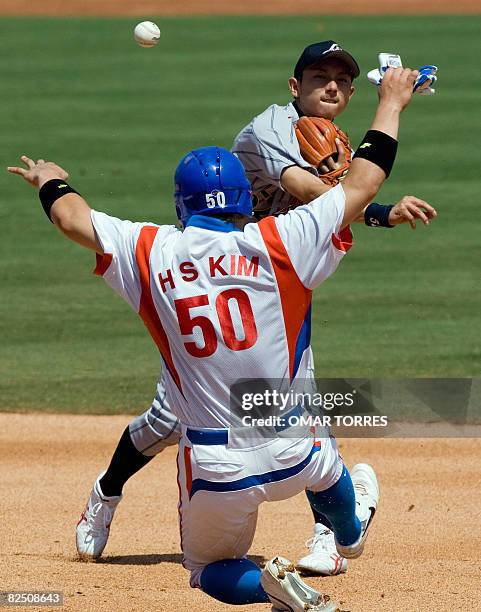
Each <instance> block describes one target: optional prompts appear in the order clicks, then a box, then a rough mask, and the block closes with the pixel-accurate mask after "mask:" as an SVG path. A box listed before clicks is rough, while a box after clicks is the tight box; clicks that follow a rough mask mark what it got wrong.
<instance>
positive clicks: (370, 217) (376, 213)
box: [364, 202, 394, 227]
mask: <svg viewBox="0 0 481 612" xmlns="http://www.w3.org/2000/svg"><path fill="white" fill-rule="evenodd" d="M392 208H394V204H390V205H389V206H386V205H384V204H376V202H373V203H372V204H369V206H367V207H366V210H365V211H364V223H365V224H366V225H368V226H369V227H394V225H391V224H390V223H389V213H390V212H391V209H392Z"/></svg>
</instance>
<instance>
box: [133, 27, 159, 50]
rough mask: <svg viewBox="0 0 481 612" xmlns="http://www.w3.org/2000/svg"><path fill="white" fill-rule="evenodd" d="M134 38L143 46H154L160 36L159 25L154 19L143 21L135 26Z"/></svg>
mask: <svg viewBox="0 0 481 612" xmlns="http://www.w3.org/2000/svg"><path fill="white" fill-rule="evenodd" d="M134 38H135V41H136V42H137V44H138V45H140V46H141V47H154V46H155V45H156V44H157V43H158V42H159V38H160V30H159V26H158V25H157V24H156V23H154V22H153V21H142V22H141V23H138V24H137V25H136V26H135V29H134Z"/></svg>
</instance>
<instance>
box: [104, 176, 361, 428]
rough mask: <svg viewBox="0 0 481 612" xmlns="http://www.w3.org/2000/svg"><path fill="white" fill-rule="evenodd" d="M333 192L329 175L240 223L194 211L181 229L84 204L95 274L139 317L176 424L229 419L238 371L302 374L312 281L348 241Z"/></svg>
mask: <svg viewBox="0 0 481 612" xmlns="http://www.w3.org/2000/svg"><path fill="white" fill-rule="evenodd" d="M344 203H345V195H344V191H343V189H342V186H340V185H339V186H337V187H335V188H334V189H331V190H330V191H329V192H327V193H326V194H324V195H322V196H321V197H319V198H317V199H316V200H314V201H313V202H311V203H310V204H307V205H304V206H300V207H298V208H296V209H295V210H293V211H291V212H289V213H288V214H286V215H283V216H281V217H278V218H274V217H267V218H265V219H263V220H262V221H261V222H260V223H250V224H248V225H246V226H245V228H244V230H238V229H237V228H236V227H235V226H234V225H232V224H230V223H226V222H225V221H222V220H220V219H216V218H214V217H208V216H204V215H194V216H193V217H192V218H191V219H190V220H189V223H188V224H187V227H186V228H185V230H184V231H183V232H181V231H180V230H179V229H177V228H176V227H174V226H158V225H154V224H150V223H132V222H130V221H121V220H119V219H116V218H114V217H110V216H108V215H106V214H104V213H100V212H96V211H92V222H93V225H94V227H95V231H96V233H97V236H98V238H99V241H100V243H101V245H102V248H103V250H104V255H103V256H102V257H98V263H97V268H96V273H98V274H101V275H102V276H103V278H104V279H105V280H106V282H107V283H108V284H109V285H110V286H111V287H112V288H113V289H114V290H115V291H116V292H117V293H118V294H119V295H120V296H121V297H123V298H124V299H125V300H126V301H127V302H128V303H129V304H130V306H131V307H132V308H133V309H134V310H135V311H136V312H138V313H139V315H140V316H141V318H142V319H143V321H144V323H145V324H146V326H147V328H148V330H149V332H150V334H151V335H152V338H153V339H154V341H155V343H156V345H157V347H158V348H159V351H160V353H161V356H162V360H163V364H164V366H165V367H164V371H165V373H166V374H165V381H166V391H167V396H168V397H169V398H170V402H171V407H172V410H173V412H174V413H175V415H176V416H177V417H178V418H179V419H180V420H181V421H182V422H183V423H184V424H187V425H190V426H193V427H207V428H216V427H228V426H231V425H232V415H231V414H230V411H229V403H230V389H231V386H232V385H233V384H235V383H236V382H237V381H238V380H239V379H250V378H270V379H272V378H276V379H284V380H286V379H287V380H290V381H295V379H296V378H301V379H302V378H306V377H307V375H308V374H307V367H308V354H309V351H308V349H309V346H310V309H311V293H312V289H313V288H314V287H316V286H317V285H319V284H320V283H321V282H322V281H323V280H324V279H326V278H327V277H328V276H329V275H330V274H332V273H333V272H334V270H335V269H336V268H337V265H338V264H339V262H340V260H341V258H342V256H343V255H344V253H345V252H346V251H347V250H348V248H349V247H350V244H351V243H350V238H351V235H350V231H349V229H345V230H343V232H340V224H341V221H342V218H343V214H344Z"/></svg>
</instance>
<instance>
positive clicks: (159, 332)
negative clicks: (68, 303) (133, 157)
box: [135, 225, 182, 393]
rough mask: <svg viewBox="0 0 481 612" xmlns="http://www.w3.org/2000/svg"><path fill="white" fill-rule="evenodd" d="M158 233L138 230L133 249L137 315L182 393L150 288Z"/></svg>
mask: <svg viewBox="0 0 481 612" xmlns="http://www.w3.org/2000/svg"><path fill="white" fill-rule="evenodd" d="M158 231H159V228H158V227H155V226H152V225H146V226H144V227H143V228H142V229H141V230H140V234H139V238H138V240H137V244H136V247H135V259H136V261H137V267H138V269H139V275H140V287H141V295H140V307H139V315H140V317H141V318H142V320H143V322H144V323H145V326H146V327H147V329H148V330H149V333H150V335H151V336H152V338H153V340H154V342H155V344H156V345H157V348H158V349H159V351H160V354H161V355H162V359H163V360H164V363H165V365H166V366H167V369H168V371H169V373H170V375H171V376H172V378H173V379H174V381H175V383H176V385H177V387H178V388H179V390H180V392H181V393H182V385H181V382H180V377H179V373H178V372H177V369H176V367H175V365H174V361H173V359H172V353H171V351H170V345H169V339H168V338H167V334H166V333H165V330H164V328H163V326H162V323H161V321H160V318H159V315H158V314H157V309H156V308H155V304H154V300H153V298H152V291H151V286H150V252H151V251H152V245H153V244H154V240H155V237H156V236H157V232H158Z"/></svg>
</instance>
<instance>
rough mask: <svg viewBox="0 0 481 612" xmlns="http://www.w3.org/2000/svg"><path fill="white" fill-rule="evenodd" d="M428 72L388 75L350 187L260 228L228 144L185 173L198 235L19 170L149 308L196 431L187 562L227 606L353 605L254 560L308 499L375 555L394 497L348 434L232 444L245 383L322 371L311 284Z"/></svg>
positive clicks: (111, 280)
mask: <svg viewBox="0 0 481 612" xmlns="http://www.w3.org/2000/svg"><path fill="white" fill-rule="evenodd" d="M416 76H417V72H416V71H412V70H410V69H402V68H398V69H390V70H388V71H387V72H386V74H385V76H384V79H383V83H382V85H381V87H380V101H379V105H378V108H377V112H376V115H375V118H374V121H373V124H372V127H371V129H370V130H369V131H368V132H367V133H366V136H365V138H364V140H363V142H362V144H361V145H360V147H359V148H358V150H357V152H356V155H355V157H354V161H353V162H352V165H351V168H350V170H349V173H348V174H347V176H346V178H345V180H344V182H343V184H342V185H337V186H336V187H334V188H332V189H331V190H329V191H328V192H327V193H325V194H323V195H321V196H320V197H318V198H316V199H314V200H313V201H312V202H310V203H308V204H306V205H303V206H299V207H297V208H295V209H294V210H291V211H289V212H288V213H287V214H285V215H282V216H279V217H277V218H276V217H267V218H265V219H263V220H262V221H260V222H259V223H252V222H251V221H252V202H251V190H250V184H249V182H248V180H247V178H246V176H245V173H244V170H243V167H242V165H241V163H240V162H239V161H238V159H237V158H236V157H235V156H234V155H232V154H231V153H229V152H228V151H226V150H224V149H220V148H217V147H205V148H202V149H197V150H195V151H191V152H190V153H188V154H187V155H186V156H185V157H184V158H183V159H182V160H181V162H180V164H179V166H178V168H177V171H176V175H175V183H176V194H175V198H176V210H177V214H178V217H179V219H180V221H181V223H182V225H183V227H184V230H183V231H181V230H179V229H177V228H175V227H174V226H157V225H154V224H150V223H132V222H130V221H122V220H120V219H116V218H114V217H110V216H108V215H106V214H104V213H101V212H97V211H95V210H92V209H91V208H90V207H89V205H88V204H87V202H86V201H85V200H84V199H83V198H82V197H81V196H80V195H79V194H78V193H77V192H76V191H75V190H74V189H73V188H72V187H70V186H69V185H68V184H67V183H66V180H67V178H68V174H67V172H65V170H63V169H62V168H60V167H59V166H57V165H56V164H54V163H52V162H45V161H44V160H42V159H40V160H38V161H37V162H34V161H33V160H31V159H29V158H28V157H26V156H23V157H22V161H23V162H24V164H25V165H26V168H21V167H10V168H9V171H10V172H12V173H14V174H18V175H19V176H22V177H23V178H24V179H25V180H26V181H28V182H29V183H31V184H32V185H34V186H36V187H38V188H39V195H40V199H41V202H42V205H43V208H44V210H45V212H46V214H47V215H48V216H49V218H50V219H51V221H52V222H53V223H54V224H55V225H56V226H57V227H58V228H59V229H60V230H61V231H62V232H63V233H64V235H65V236H66V237H68V238H69V239H71V240H73V241H75V242H77V243H78V244H80V245H81V246H83V247H86V248H88V249H91V250H93V251H95V252H96V254H97V272H98V273H99V274H101V275H102V276H103V278H104V279H105V281H106V282H107V283H108V284H109V285H110V286H111V287H112V288H113V289H114V290H115V291H116V292H117V293H119V295H121V296H122V297H123V298H124V299H125V300H126V301H127V302H128V303H129V304H130V306H131V307H132V308H133V309H134V310H135V311H136V312H138V313H139V315H140V317H141V318H142V319H143V321H144V323H145V324H146V326H147V328H148V330H149V332H150V334H151V336H152V338H153V340H154V342H155V343H156V345H157V347H158V349H159V351H160V354H161V356H162V361H163V365H164V373H165V374H164V378H165V388H166V392H167V396H168V397H169V398H172V408H173V411H174V412H175V416H176V417H177V418H178V419H179V421H180V423H181V430H182V437H181V440H180V444H179V454H178V465H179V484H180V503H179V516H180V527H181V545H182V551H183V555H184V566H185V567H186V568H187V569H188V570H189V571H190V574H191V578H190V583H191V586H193V587H199V588H201V589H203V590H204V591H205V592H206V593H207V594H209V595H210V596H212V597H214V598H215V599H218V600H220V601H222V602H225V603H229V604H240V605H243V604H249V603H260V602H266V603H267V602H271V603H272V605H273V606H274V607H275V609H276V610H291V611H292V610H293V611H295V612H301V611H305V610H327V611H329V612H334V611H336V610H340V608H339V607H338V606H337V604H335V603H334V602H331V601H329V600H328V598H326V597H324V596H322V595H321V594H320V593H318V592H317V591H315V590H314V589H312V588H310V587H309V586H308V585H306V584H305V583H304V582H302V580H301V579H300V577H299V575H298V574H297V572H296V571H295V569H294V567H293V565H292V564H291V563H290V562H289V561H288V560H287V559H285V558H283V557H281V556H278V555H277V556H275V557H273V558H272V559H271V560H270V561H269V562H268V563H267V564H266V567H265V568H264V570H263V571H261V570H260V568H258V566H257V565H256V564H254V563H253V562H251V561H249V560H247V559H246V558H245V555H246V554H247V552H248V550H249V547H250V545H251V543H252V539H253V537H254V532H255V526H256V520H257V510H258V507H259V505H260V504H261V503H262V502H264V501H274V500H281V499H286V498H288V497H291V496H293V495H296V494H297V493H299V492H300V491H302V490H307V493H308V498H309V501H310V503H311V505H312V506H313V507H315V508H316V510H317V511H318V512H320V513H322V514H323V516H326V517H327V518H328V520H329V522H330V525H331V527H332V529H333V532H334V537H335V544H336V548H337V550H338V552H339V554H340V555H342V556H343V557H346V558H356V557H358V556H359V555H361V554H362V551H363V548H364V544H365V541H366V537H367V535H368V532H369V528H370V525H371V524H372V519H373V517H374V514H375V511H376V508H377V504H378V498H379V489H378V485H377V480H376V476H375V473H374V470H373V469H372V468H371V467H370V466H368V465H366V464H359V465H357V466H355V467H354V468H353V470H352V479H351V475H350V474H349V472H348V470H347V468H346V466H344V465H343V462H342V460H341V458H340V456H339V454H338V451H337V448H336V444H335V441H334V440H333V439H332V438H331V437H329V436H328V435H326V432H325V431H323V430H322V429H320V428H318V427H311V428H308V429H307V430H306V431H305V432H304V433H303V434H302V435H299V433H298V432H297V430H296V431H294V432H292V435H291V436H290V435H289V431H287V434H286V429H287V430H288V429H289V426H286V427H284V428H283V431H282V432H279V433H277V434H275V435H273V436H272V438H269V439H265V438H264V439H262V440H261V441H259V440H258V441H257V443H256V442H255V437H254V438H251V437H249V436H247V437H246V436H235V435H233V431H234V430H233V429H232V426H233V425H238V423H237V422H236V417H235V415H234V414H233V413H232V412H231V411H230V409H229V405H230V390H231V387H232V385H234V384H235V383H236V381H237V380H239V379H249V378H264V379H273V378H275V379H279V380H283V381H287V383H288V385H289V386H290V387H292V386H295V385H296V383H297V382H298V381H301V380H302V379H304V378H307V377H308V369H309V361H310V360H309V341H308V340H307V339H306V336H305V334H304V333H302V332H303V330H304V322H305V320H306V317H307V316H308V313H309V311H310V307H311V295H312V290H313V289H314V288H315V287H316V286H318V285H319V284H320V283H322V282H323V280H324V279H326V278H327V277H328V276H329V275H330V274H332V273H333V272H334V271H335V269H336V268H337V266H338V264H339V262H340V261H341V259H342V258H343V256H344V255H345V253H346V252H347V250H348V249H349V247H350V244H351V233H350V229H349V223H351V222H352V221H353V220H354V219H356V218H357V217H358V216H359V214H360V213H361V212H362V210H363V209H364V208H365V206H366V204H367V203H368V202H369V201H370V200H371V199H372V198H373V197H374V196H375V194H376V193H377V191H378V189H379V188H380V186H381V185H382V183H383V181H384V180H385V178H386V176H388V175H389V173H390V170H391V168H392V165H393V163H394V159H395V155H396V149H397V140H396V139H397V133H398V125H399V116H400V113H401V111H402V110H403V109H404V108H405V107H406V106H407V105H408V104H409V101H410V99H411V96H412V89H413V84H414V81H415V79H416ZM416 204H417V205H418V206H424V205H425V203H423V202H422V201H420V200H417V201H416ZM297 408H299V407H297ZM299 409H300V408H299ZM281 434H282V435H281Z"/></svg>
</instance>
